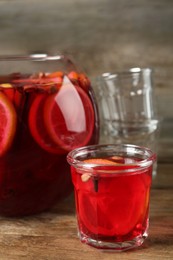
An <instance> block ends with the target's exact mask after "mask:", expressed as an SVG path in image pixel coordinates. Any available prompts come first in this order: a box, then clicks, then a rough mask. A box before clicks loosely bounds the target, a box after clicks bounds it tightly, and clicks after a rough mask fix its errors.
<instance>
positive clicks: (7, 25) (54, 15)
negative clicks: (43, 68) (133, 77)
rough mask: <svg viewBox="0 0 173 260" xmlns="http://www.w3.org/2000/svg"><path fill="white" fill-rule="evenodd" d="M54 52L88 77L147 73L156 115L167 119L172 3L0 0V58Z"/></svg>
mask: <svg viewBox="0 0 173 260" xmlns="http://www.w3.org/2000/svg"><path fill="white" fill-rule="evenodd" d="M57 51H60V52H65V53H68V54H71V55H72V56H73V57H74V58H75V59H76V61H77V62H78V63H79V64H80V66H82V67H83V68H84V69H85V71H86V72H87V73H88V74H89V76H90V77H95V76H96V75H98V74H100V73H102V72H105V71H115V70H117V69H118V70H120V69H126V68H129V67H133V66H135V67H136V66H142V67H146V66H150V67H153V68H154V71H155V74H154V82H155V86H156V93H157V97H158V103H159V112H160V114H161V116H163V117H164V118H172V114H173V113H172V107H173V106H172V98H173V86H172V82H173V1H172V0H132V1H129V0H48V1H46V0H37V1H35V0H27V1H23V0H0V54H25V53H32V52H49V53H56V52H57Z"/></svg>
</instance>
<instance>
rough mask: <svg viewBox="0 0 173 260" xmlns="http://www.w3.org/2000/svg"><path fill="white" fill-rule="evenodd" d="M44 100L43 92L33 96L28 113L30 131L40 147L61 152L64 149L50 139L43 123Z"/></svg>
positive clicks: (45, 97) (53, 151) (45, 98)
mask: <svg viewBox="0 0 173 260" xmlns="http://www.w3.org/2000/svg"><path fill="white" fill-rule="evenodd" d="M46 100H47V95H46V94H44V93H42V94H38V95H37V96H35V98H34V100H33V102H32V104H31V107H30V110H29V115H28V123H29V127H30V132H31V134H32V136H33V138H34V140H35V141H36V142H37V143H38V145H39V146H40V147H41V148H43V149H44V150H46V151H47V152H50V153H54V154H63V153H64V150H62V149H61V148H60V147H59V146H58V145H57V144H56V143H54V142H53V141H52V139H51V137H50V135H49V133H48V132H47V129H46V127H45V124H44V115H43V112H44V109H43V108H44V105H45V101H46Z"/></svg>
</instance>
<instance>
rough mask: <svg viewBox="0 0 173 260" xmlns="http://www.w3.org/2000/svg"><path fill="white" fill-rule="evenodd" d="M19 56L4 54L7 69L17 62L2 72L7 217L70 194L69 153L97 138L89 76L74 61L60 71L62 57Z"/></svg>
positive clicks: (1, 175) (0, 157) (0, 175)
mask: <svg viewBox="0 0 173 260" xmlns="http://www.w3.org/2000/svg"><path fill="white" fill-rule="evenodd" d="M18 59H19V60H18ZM18 59H16V58H14V60H11V61H10V62H9V60H8V58H7V57H6V60H5V61H3V62H2V61H1V59H0V68H1V65H2V64H1V63H3V64H5V65H4V66H2V70H3V68H6V66H7V67H8V66H9V64H10V65H11V66H12V65H13V66H12V68H11V69H10V68H9V71H10V72H9V74H5V72H4V74H3V76H0V214H2V215H6V216H21V215H28V214H33V213H38V212H40V211H43V210H46V209H48V208H50V207H51V206H52V205H54V204H55V203H56V202H57V201H59V200H60V199H62V198H64V197H66V196H67V195H68V194H69V193H70V192H71V191H72V183H71V176H70V167H69V165H68V163H67V161H66V155H67V153H68V152H69V151H71V150H72V149H74V148H77V147H80V146H83V145H87V144H94V143H97V141H98V118H97V110H96V106H95V102H94V98H93V92H92V88H91V86H90V82H89V79H88V78H87V76H86V75H84V74H81V73H79V72H76V71H74V70H72V67H71V64H70V67H69V68H66V70H65V69H64V68H62V67H61V68H60V69H59V70H55V68H58V62H59V60H61V62H63V57H60V56H53V57H52V56H43V57H41V56H33V57H30V56H29V57H18ZM52 61H53V64H52ZM21 64H22V65H21ZM18 69H19V70H20V71H22V72H20V73H13V71H14V70H15V71H16V70H17V71H18ZM6 70H7V69H6ZM23 71H26V72H25V73H23ZM33 71H34V72H33ZM35 71H36V72H35ZM31 72H32V73H31Z"/></svg>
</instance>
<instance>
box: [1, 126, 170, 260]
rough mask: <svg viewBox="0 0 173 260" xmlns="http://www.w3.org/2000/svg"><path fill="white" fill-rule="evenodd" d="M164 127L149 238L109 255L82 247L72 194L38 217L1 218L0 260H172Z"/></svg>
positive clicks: (155, 180)
mask: <svg viewBox="0 0 173 260" xmlns="http://www.w3.org/2000/svg"><path fill="white" fill-rule="evenodd" d="M168 123H169V122H168ZM168 125H169V129H170V131H169V134H170V136H169V135H168V134H166V136H165V135H162V134H161V141H160V155H161V156H160V158H159V163H158V172H157V176H156V177H155V178H154V179H153V186H152V191H151V206H150V229H149V237H148V239H147V240H146V242H145V243H144V244H143V245H142V246H141V247H140V248H138V249H136V250H132V251H128V252H123V253H113V252H103V251H100V250H97V249H94V248H92V247H89V246H87V245H85V244H82V243H81V242H80V241H79V239H78V237H77V234H76V218H75V207H74V198H73V194H72V195H71V196H70V197H69V198H67V199H66V200H64V201H62V202H61V203H59V204H58V205H57V206H56V207H54V208H53V209H51V210H50V211H49V212H46V213H42V214H40V215H35V216H31V217H25V218H20V219H16V218H12V219H11V218H4V217H1V218H0V259H1V260H6V259H10V260H15V259H17V260H18V259H38V260H39V259H57V260H68V259H71V260H73V259H74V260H78V259H80V260H90V259H94V260H100V259H103V260H111V259H121V260H123V259H125V260H130V259H133V260H135V259H136V260H140V259H143V260H146V259H154V260H155V259H157V260H159V259H161V260H166V259H170V260H171V259H173V162H172V153H171V151H172V150H171V147H173V146H172V144H173V138H171V137H172V136H171V133H172V132H173V131H172V126H173V124H168ZM164 127H165V125H164ZM168 139H169V140H168ZM171 140H172V141H171Z"/></svg>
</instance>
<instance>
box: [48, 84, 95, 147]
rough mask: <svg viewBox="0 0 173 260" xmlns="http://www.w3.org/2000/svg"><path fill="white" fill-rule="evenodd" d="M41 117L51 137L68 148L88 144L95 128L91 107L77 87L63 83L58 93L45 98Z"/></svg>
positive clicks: (83, 92) (88, 100) (88, 99)
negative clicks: (42, 116)
mask: <svg viewBox="0 0 173 260" xmlns="http://www.w3.org/2000/svg"><path fill="white" fill-rule="evenodd" d="M44 120H45V125H46V127H47V131H48V133H49V135H50V136H51V138H52V139H53V141H54V142H55V143H56V144H57V145H59V146H60V147H61V148H62V149H64V150H66V151H70V150H72V149H74V148H77V147H80V146H84V145H87V144H88V143H89V141H90V140H91V137H92V135H93V131H94V123H95V117H94V109H93V106H92V103H91V100H90V98H89V97H88V95H87V94H86V93H85V91H84V90H82V89H81V88H80V87H77V86H76V87H74V86H73V85H72V84H71V83H69V82H68V83H67V84H64V85H63V86H62V87H61V88H60V90H59V92H58V93H56V94H54V95H51V96H50V97H48V98H47V101H46V103H45V106H44Z"/></svg>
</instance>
